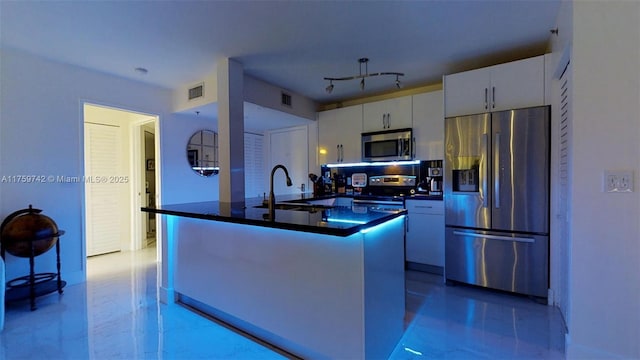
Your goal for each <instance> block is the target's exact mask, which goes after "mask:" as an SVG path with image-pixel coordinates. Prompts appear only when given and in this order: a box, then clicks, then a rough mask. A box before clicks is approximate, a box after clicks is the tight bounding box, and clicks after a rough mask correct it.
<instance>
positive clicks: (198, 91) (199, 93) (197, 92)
mask: <svg viewBox="0 0 640 360" xmlns="http://www.w3.org/2000/svg"><path fill="white" fill-rule="evenodd" d="M203 96H204V83H202V84H198V85H197V86H195V87H192V88H191V89H189V100H193V99H197V98H201V97H203Z"/></svg>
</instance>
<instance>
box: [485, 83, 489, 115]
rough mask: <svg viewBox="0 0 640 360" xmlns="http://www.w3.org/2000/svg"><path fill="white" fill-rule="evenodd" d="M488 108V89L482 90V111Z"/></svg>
mask: <svg viewBox="0 0 640 360" xmlns="http://www.w3.org/2000/svg"><path fill="white" fill-rule="evenodd" d="M488 108H489V89H487V88H484V109H485V110H487V109H488Z"/></svg>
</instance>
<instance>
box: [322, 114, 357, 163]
mask: <svg viewBox="0 0 640 360" xmlns="http://www.w3.org/2000/svg"><path fill="white" fill-rule="evenodd" d="M361 133H362V105H355V106H347V107H344V108H339V109H333V110H327V111H321V112H320V113H319V114H318V164H317V165H322V164H334V163H339V162H359V161H361V160H362V152H361V147H362V146H361V141H360V139H361Z"/></svg>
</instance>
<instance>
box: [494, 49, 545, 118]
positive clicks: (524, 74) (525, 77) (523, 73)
mask: <svg viewBox="0 0 640 360" xmlns="http://www.w3.org/2000/svg"><path fill="white" fill-rule="evenodd" d="M541 105H544V55H541V56H537V57H533V58H529V59H524V60H519V61H513V62H509V63H506V64H500V65H495V66H492V67H491V107H490V109H489V110H490V111H501V110H511V109H520V108H526V107H532V106H541Z"/></svg>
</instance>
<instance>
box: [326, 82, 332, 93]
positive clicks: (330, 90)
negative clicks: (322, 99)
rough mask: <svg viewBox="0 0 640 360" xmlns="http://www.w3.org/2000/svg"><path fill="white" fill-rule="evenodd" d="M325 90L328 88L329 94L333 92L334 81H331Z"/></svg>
mask: <svg viewBox="0 0 640 360" xmlns="http://www.w3.org/2000/svg"><path fill="white" fill-rule="evenodd" d="M325 90H327V94H331V92H332V91H333V81H331V83H330V84H329V86H327V87H326V88H325Z"/></svg>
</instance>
